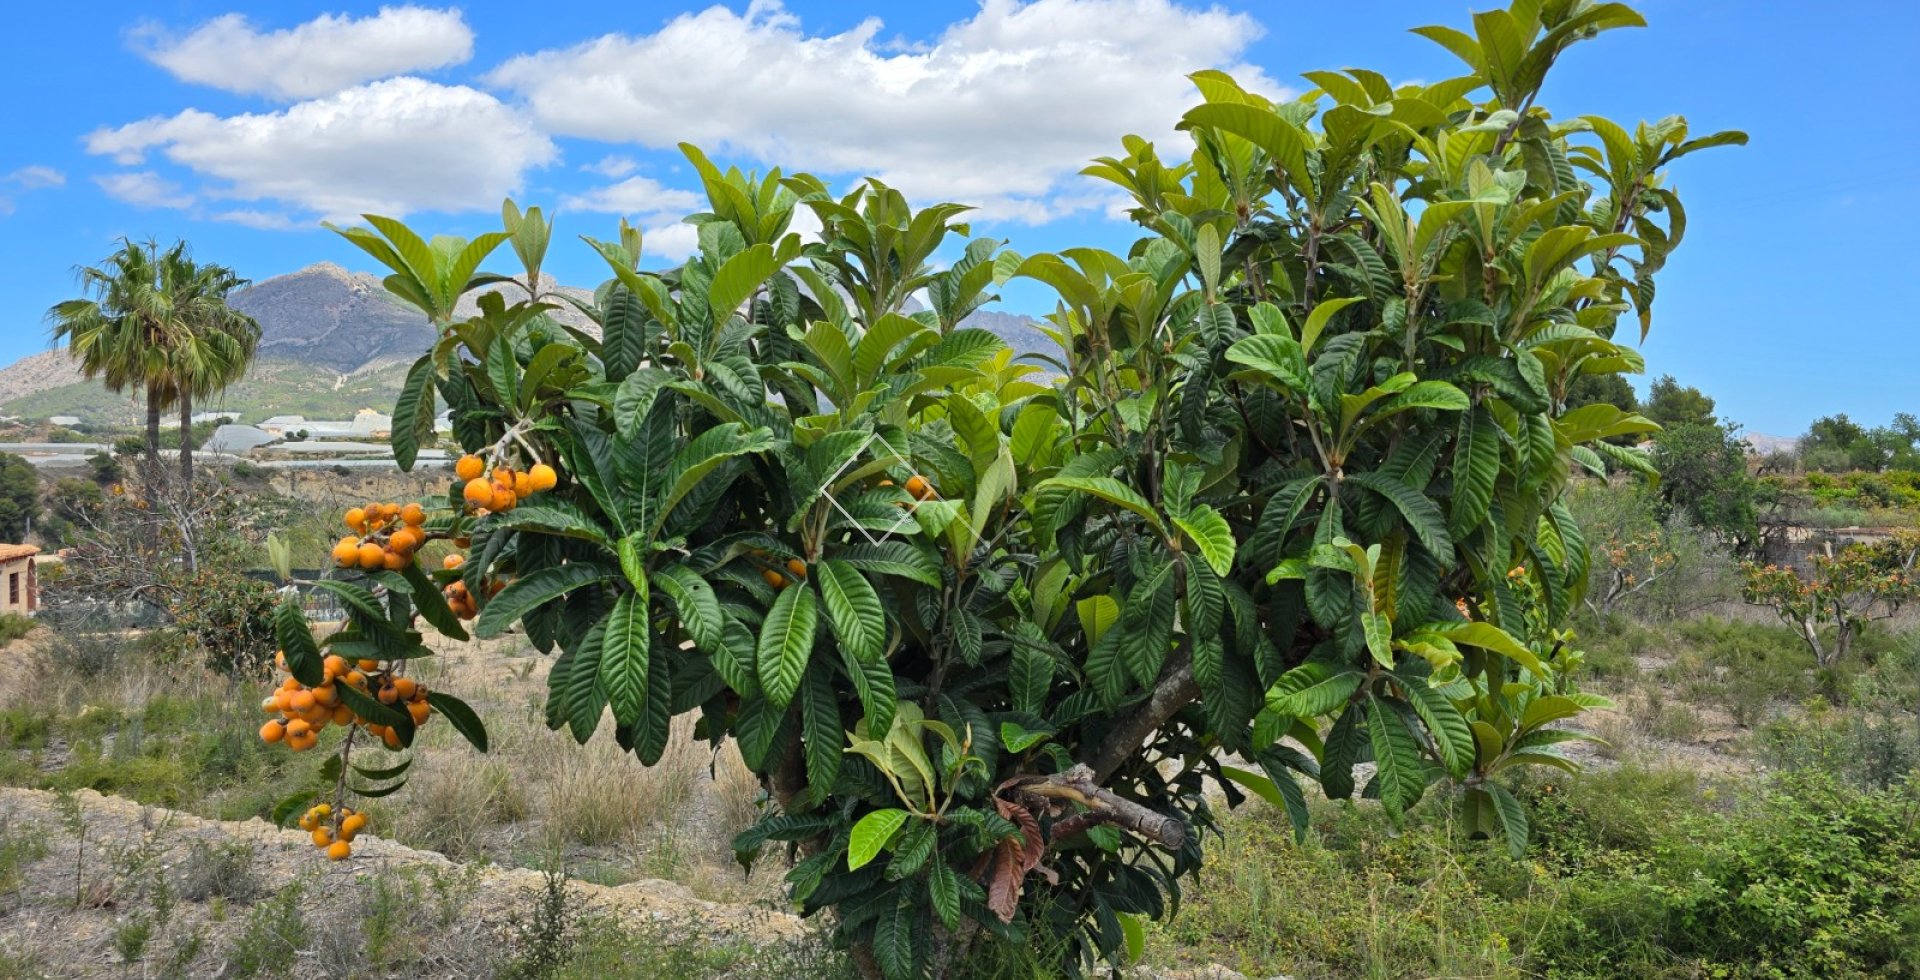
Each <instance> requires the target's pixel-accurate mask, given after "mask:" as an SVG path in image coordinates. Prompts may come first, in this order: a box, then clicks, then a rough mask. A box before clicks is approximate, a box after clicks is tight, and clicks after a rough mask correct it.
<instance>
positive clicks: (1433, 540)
mask: <svg viewBox="0 0 1920 980" xmlns="http://www.w3.org/2000/svg"><path fill="white" fill-rule="evenodd" d="M1346 482H1348V483H1352V484H1356V485H1358V486H1362V487H1365V488H1367V489H1368V490H1371V491H1373V492H1374V493H1376V494H1379V495H1380V497H1381V499H1383V500H1385V501H1386V502H1387V503H1390V504H1392V505H1393V508H1394V509H1395V510H1397V511H1399V512H1400V517H1401V519H1402V520H1405V521H1406V522H1407V527H1408V528H1409V529H1410V530H1412V531H1413V536H1414V537H1415V538H1417V539H1419V541H1420V544H1421V546H1422V547H1424V548H1426V549H1427V551H1428V552H1430V553H1432V555H1433V556H1434V557H1435V558H1438V559H1440V563H1441V564H1442V565H1443V566H1445V565H1451V564H1453V538H1452V537H1451V536H1449V535H1448V534H1447V520H1446V517H1445V516H1444V515H1442V514H1441V513H1440V505H1439V504H1437V503H1434V502H1433V498H1431V497H1428V496H1427V495H1426V494H1424V493H1421V492H1420V491H1418V490H1415V489H1413V488H1412V487H1409V486H1407V485H1406V484H1404V483H1401V482H1400V481H1399V480H1396V479H1394V478H1393V477H1391V476H1388V475H1386V474H1384V473H1378V472H1365V471H1362V472H1359V473H1351V474H1348V475H1347V478H1346Z"/></svg>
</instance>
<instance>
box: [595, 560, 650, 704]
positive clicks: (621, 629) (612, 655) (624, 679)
mask: <svg viewBox="0 0 1920 980" xmlns="http://www.w3.org/2000/svg"><path fill="white" fill-rule="evenodd" d="M652 646H653V636H652V629H651V627H650V626H649V624H648V623H647V605H646V597H645V596H639V595H635V594H634V593H631V592H629V593H626V594H623V595H622V596H620V598H619V600H618V601H616V602H615V603H614V604H613V612H611V613H609V614H608V616H607V631H606V636H605V638H604V639H603V640H602V647H601V651H600V686H601V688H602V689H603V690H604V691H606V694H607V704H608V706H610V707H612V708H613V720H614V721H615V722H617V723H619V724H620V725H623V726H625V725H633V724H636V723H637V722H639V720H640V716H641V714H642V713H644V712H645V711H646V709H647V670H648V654H649V652H650V651H651V649H652Z"/></svg>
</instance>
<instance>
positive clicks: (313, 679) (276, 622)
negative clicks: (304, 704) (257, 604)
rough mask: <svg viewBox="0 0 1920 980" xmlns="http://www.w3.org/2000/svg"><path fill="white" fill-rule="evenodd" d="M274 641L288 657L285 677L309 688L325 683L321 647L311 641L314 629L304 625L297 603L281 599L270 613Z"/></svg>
mask: <svg viewBox="0 0 1920 980" xmlns="http://www.w3.org/2000/svg"><path fill="white" fill-rule="evenodd" d="M273 637H274V639H275V640H276V641H278V642H279V644H280V652H282V653H284V654H286V656H287V673H289V674H292V675H293V679H294V680H297V681H299V682H300V683H302V684H305V685H307V686H308V687H318V686H320V684H321V683H322V682H323V681H325V680H326V665H325V664H323V663H322V662H321V658H320V645H319V644H318V643H315V642H314V641H313V627H311V626H309V625H307V617H306V614H305V613H303V612H301V611H300V602H299V600H297V599H293V598H288V599H283V600H281V602H280V605H279V606H277V607H275V608H274V610H273Z"/></svg>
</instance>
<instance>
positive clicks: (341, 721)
mask: <svg viewBox="0 0 1920 980" xmlns="http://www.w3.org/2000/svg"><path fill="white" fill-rule="evenodd" d="M277 660H278V662H279V664H280V666H281V668H282V669H285V667H286V665H287V658H286V654H285V653H282V654H280V655H278V657H277ZM322 669H323V670H324V671H325V673H326V680H325V681H324V682H323V683H321V684H320V685H319V686H317V687H308V686H306V685H305V684H302V683H300V682H299V681H298V680H296V679H294V678H293V677H292V676H291V675H289V676H288V677H287V679H286V680H284V681H282V682H281V683H280V687H279V688H278V689H277V690H275V691H274V692H273V694H271V695H270V696H268V697H267V699H266V700H264V701H262V702H260V708H261V710H263V711H265V712H266V713H268V714H270V715H279V716H280V717H278V718H271V719H268V721H267V723H266V724H264V725H261V726H260V740H261V741H263V742H268V743H272V742H285V743H286V744H287V748H290V749H292V750H293V751H295V752H305V751H307V750H308V749H311V748H313V747H314V745H315V744H316V743H318V742H319V741H320V732H321V731H322V730H323V729H325V728H326V727H327V726H328V725H359V726H360V727H361V728H362V729H365V730H366V733H367V734H368V735H371V736H373V737H375V738H377V739H379V740H380V741H381V742H382V743H383V744H385V745H386V747H387V748H389V749H394V750H396V751H397V750H398V749H399V748H400V747H401V741H400V733H399V732H398V731H396V730H394V728H393V726H391V725H384V724H381V723H379V722H375V721H370V720H368V719H366V718H362V717H360V716H359V715H356V714H354V712H353V709H352V708H350V707H348V706H347V704H346V702H345V701H344V700H343V699H342V698H341V697H340V689H339V685H341V684H345V685H347V686H349V687H351V688H353V689H354V690H356V691H359V692H360V693H362V694H366V695H368V696H371V697H373V698H376V699H377V700H379V702H380V703H381V704H384V705H388V706H390V707H394V708H398V709H399V710H402V711H405V712H406V713H407V714H408V716H410V717H411V718H412V719H413V723H414V725H415V727H418V726H420V725H424V724H426V723H427V719H428V718H431V717H432V716H433V706H432V705H430V704H428V703H427V689H426V688H425V687H423V686H421V685H420V684H419V683H418V682H416V681H414V679H413V678H411V677H398V676H395V675H394V672H393V668H392V667H391V666H386V667H383V666H382V665H381V662H380V661H378V660H361V661H359V662H357V663H350V662H348V660H347V659H346V658H345V657H342V656H340V655H338V654H333V655H330V656H328V657H327V659H326V660H325V661H324V662H323V664H322Z"/></svg>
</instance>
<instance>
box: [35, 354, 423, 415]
mask: <svg viewBox="0 0 1920 980" xmlns="http://www.w3.org/2000/svg"><path fill="white" fill-rule="evenodd" d="M411 360H412V358H411V357H407V358H389V359H386V360H384V361H382V362H378V363H375V364H372V365H368V366H366V367H363V368H362V369H360V370H358V371H356V372H354V373H353V374H350V375H342V374H335V373H334V372H332V371H326V370H316V369H315V367H314V366H313V365H311V364H305V363H302V362H300V361H295V360H290V359H287V358H284V357H263V358H261V359H260V360H258V361H255V362H254V365H253V370H251V371H249V372H248V373H247V378H246V380H244V381H242V382H240V383H239V384H237V385H234V386H233V387H232V388H229V389H227V391H226V393H225V394H224V395H222V396H221V397H220V398H218V399H216V400H213V401H210V402H208V403H207V404H205V405H199V406H196V411H204V412H227V411H230V412H234V413H236V414H238V415H239V416H240V417H241V418H242V419H244V420H245V421H248V422H258V421H260V420H262V419H264V418H266V417H268V416H270V415H304V416H306V417H307V418H310V419H350V418H352V417H353V413H355V412H357V411H359V410H360V409H362V408H372V409H378V410H379V411H382V412H389V411H392V410H393V403H394V401H395V400H396V399H398V398H399V396H400V385H401V383H402V382H404V381H405V380H406V374H407V365H408V364H409V363H411ZM0 415H19V416H24V417H26V418H46V417H48V416H52V415H77V416H79V417H80V418H82V419H85V420H87V421H88V422H95V423H101V422H104V423H109V424H112V423H123V424H136V423H140V422H143V421H144V420H145V415H144V414H143V409H142V408H141V406H140V405H139V403H137V402H135V401H134V400H133V399H132V398H129V397H127V396H125V395H116V394H113V393H112V392H109V391H107V390H106V389H105V388H103V387H101V386H100V385H99V384H97V383H92V382H84V381H83V382H78V383H75V384H68V385H63V386H61V387H58V388H50V389H46V390H43V391H39V392H36V393H34V394H31V395H28V396H26V397H25V398H15V399H12V400H11V401H8V402H5V403H0Z"/></svg>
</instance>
